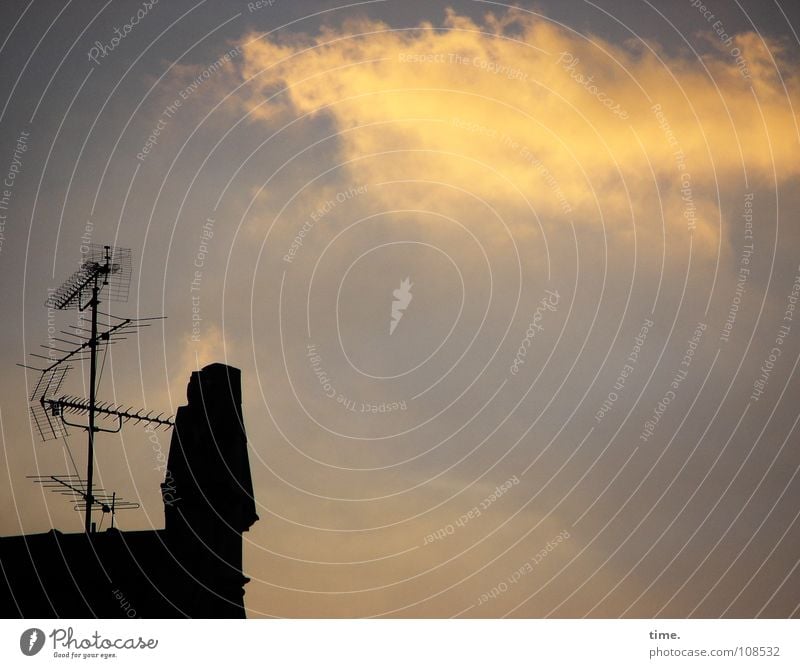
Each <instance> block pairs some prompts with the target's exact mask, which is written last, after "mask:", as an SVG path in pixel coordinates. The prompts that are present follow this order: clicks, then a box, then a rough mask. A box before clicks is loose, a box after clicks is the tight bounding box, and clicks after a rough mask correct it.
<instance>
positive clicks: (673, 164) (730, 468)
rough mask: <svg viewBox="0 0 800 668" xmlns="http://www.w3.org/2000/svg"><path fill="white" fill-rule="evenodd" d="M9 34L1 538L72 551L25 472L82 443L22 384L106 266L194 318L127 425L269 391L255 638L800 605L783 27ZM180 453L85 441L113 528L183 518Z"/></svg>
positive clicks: (797, 292)
mask: <svg viewBox="0 0 800 668" xmlns="http://www.w3.org/2000/svg"><path fill="white" fill-rule="evenodd" d="M3 17H4V20H3V22H2V26H0V59H1V60H0V62H1V63H2V67H0V91H2V95H0V102H2V107H1V108H0V177H2V178H3V180H4V182H3V186H2V189H0V195H2V199H0V223H2V226H0V281H2V285H3V290H2V291H1V292H0V306H2V312H3V313H4V314H5V318H4V327H2V328H1V329H0V343H2V345H0V364H1V367H0V368H2V376H1V377H2V379H3V380H2V383H0V427H1V429H0V436H1V437H2V446H3V447H2V463H3V467H2V468H3V470H4V474H3V476H2V483H1V484H0V505H1V506H2V508H3V509H4V510H3V513H2V515H0V534H2V535H16V534H18V533H23V532H24V533H35V532H43V531H48V530H49V529H50V528H53V527H55V528H58V529H59V530H61V531H65V532H70V531H76V532H77V531H80V530H81V528H82V517H81V515H80V514H79V513H75V512H73V511H72V508H71V506H70V504H68V503H67V502H65V501H64V499H63V498H60V497H58V496H56V495H52V494H48V493H46V492H43V490H42V489H40V488H39V487H38V486H36V485H35V484H33V483H32V482H31V481H30V480H29V479H27V478H26V476H29V475H41V474H47V475H50V474H53V473H76V471H77V472H79V473H80V472H82V470H83V467H84V466H85V457H86V443H85V434H84V433H83V432H81V431H79V430H73V431H72V432H71V435H70V437H69V438H68V439H67V440H66V441H47V442H44V443H43V442H42V440H41V438H40V437H39V435H38V433H37V432H36V430H35V428H34V427H33V426H32V424H31V421H30V419H29V415H28V408H29V405H30V402H29V398H30V394H31V392H32V386H33V384H34V383H35V381H36V374H35V373H34V372H31V371H27V372H26V370H25V369H23V368H21V367H19V366H17V363H20V362H25V361H26V360H27V361H29V362H30V361H31V359H32V358H31V357H30V354H31V353H36V352H39V353H40V354H42V349H41V348H40V345H41V344H47V342H48V333H50V334H52V333H53V331H54V329H56V330H57V329H65V328H68V327H69V326H70V325H72V324H74V323H75V313H74V312H70V311H66V312H56V313H54V312H48V310H47V308H45V306H44V301H45V299H46V297H47V294H48V289H53V288H57V287H58V286H59V285H60V284H61V282H62V281H63V280H64V279H65V278H66V277H67V276H69V274H70V273H72V271H74V270H75V268H76V267H77V266H78V262H79V260H80V255H81V247H82V246H84V245H86V244H87V243H99V244H111V245H115V246H120V247H124V248H130V249H131V251H132V257H133V278H132V282H131V287H130V294H129V296H128V299H127V301H108V300H106V302H104V304H103V309H104V310H105V312H110V313H112V314H114V315H117V316H122V317H150V316H162V315H164V316H167V317H166V319H165V320H159V321H154V322H153V324H152V325H151V326H150V327H148V328H144V329H143V330H142V331H141V332H140V333H139V334H138V335H137V336H136V337H132V338H128V340H126V341H121V342H119V343H118V344H116V345H114V346H112V347H111V348H110V349H109V351H108V353H107V354H105V355H104V356H103V367H102V376H101V382H100V386H99V390H98V396H99V397H100V398H101V399H105V400H107V401H114V402H117V403H120V404H125V405H126V406H134V407H136V408H143V409H146V410H156V412H161V411H165V412H167V413H174V412H175V410H176V409H177V407H178V406H180V405H182V404H184V403H185V401H186V396H185V391H186V383H187V381H188V377H189V374H190V373H191V372H192V371H193V370H195V369H197V368H200V367H202V366H203V365H205V364H208V363H210V362H214V361H220V362H225V363H228V364H231V365H233V366H236V367H239V368H240V369H242V378H243V386H244V387H243V392H244V400H243V401H244V403H243V410H244V417H245V425H246V428H247V433H248V440H249V448H250V463H251V469H252V475H253V482H254V489H255V500H256V504H257V510H258V514H259V516H260V518H261V519H260V521H259V522H258V523H257V524H255V525H254V526H253V527H252V529H251V530H250V531H249V532H248V533H247V534H245V545H244V565H245V571H246V573H247V575H248V576H249V577H250V578H251V582H250V583H249V584H248V585H247V589H246V591H247V594H246V605H247V609H248V616H250V617H382V616H396V617H437V618H439V617H454V616H461V617H481V618H486V617H490V618H496V617H534V618H541V617H565V618H580V617H612V618H614V617H664V618H683V617H746V618H749V617H797V616H798V614H800V605H798V601H797V599H796V592H797V591H798V588H800V570H799V569H798V564H800V554H799V553H798V550H797V545H798V544H800V527H799V526H798V522H797V520H798V515H800V504H798V499H800V481H799V480H798V467H800V449H798V439H799V438H800V435H799V433H798V428H797V427H798V419H800V412H798V408H797V406H798V401H797V399H798V389H799V385H798V375H797V364H798V360H799V359H800V357H798V355H799V354H800V304H799V303H798V302H799V301H800V251H799V250H798V249H800V227H798V212H800V190H799V189H798V185H799V184H800V160H798V157H797V156H798V155H800V151H798V149H799V148H800V146H798V142H800V121H799V120H798V105H800V75H799V74H798V72H800V69H798V57H799V56H800V41H799V38H798V26H800V10H799V9H798V6H797V4H796V3H792V2H788V1H786V0H768V1H760V2H759V1H755V0H750V1H748V2H743V1H734V2H722V1H717V2H714V0H709V2H707V3H705V4H702V3H700V2H698V1H695V0H686V1H685V2H683V1H680V0H674V1H671V2H648V1H645V0H642V1H633V0H630V1H626V2H623V1H621V0H616V1H605V2H603V1H598V2H589V1H588V0H586V1H578V0H569V1H568V2H555V1H552V2H550V1H545V0H542V1H540V2H519V3H517V4H515V5H513V6H512V5H509V4H504V3H500V2H486V1H464V0H454V1H451V2H408V1H401V0H376V1H368V2H354V3H343V4H338V3H333V2H288V1H286V0H261V1H260V2H241V1H235V2H226V3H211V2H197V3H194V2H183V1H180V0H179V1H172V2H169V3H167V2H153V1H152V0H147V1H145V2H134V1H131V2H113V3H112V2H108V3H105V4H103V3H101V2H98V3H91V4H87V3H78V2H66V3H61V2H50V1H37V0H32V1H31V2H20V1H16V0H12V1H10V2H6V3H4V5H3ZM44 354H46V353H44ZM34 359H35V358H34ZM86 371H87V370H86V369H85V368H81V366H80V365H77V366H76V368H74V369H73V370H72V371H71V372H70V374H69V375H68V376H67V378H66V380H65V384H64V392H65V393H68V394H75V395H86V394H87V393H88V390H87V389H86V382H87V381H86V378H87V373H86ZM168 446H169V433H168V432H156V436H153V435H152V434H148V433H147V432H146V431H145V429H144V428H143V427H142V426H138V427H137V426H135V425H128V426H126V427H125V429H124V430H123V431H122V432H121V433H120V434H118V435H101V436H100V437H99V438H98V444H97V450H96V471H97V475H98V477H99V480H100V481H101V484H102V485H103V486H104V487H105V488H106V489H108V490H114V491H116V492H117V493H118V494H119V495H121V496H122V497H124V498H126V499H129V500H134V501H136V502H138V503H140V505H141V507H140V508H139V509H136V510H129V511H125V512H120V513H119V514H118V517H117V521H118V525H119V527H120V528H122V529H128V530H141V529H149V528H161V527H163V505H162V502H161V498H160V492H159V487H158V485H159V483H160V482H162V480H163V476H164V472H163V467H162V465H161V463H160V462H162V461H163V457H164V455H165V454H166V452H167V449H168ZM96 519H97V520H98V521H99V519H100V517H99V514H98V516H97V518H96Z"/></svg>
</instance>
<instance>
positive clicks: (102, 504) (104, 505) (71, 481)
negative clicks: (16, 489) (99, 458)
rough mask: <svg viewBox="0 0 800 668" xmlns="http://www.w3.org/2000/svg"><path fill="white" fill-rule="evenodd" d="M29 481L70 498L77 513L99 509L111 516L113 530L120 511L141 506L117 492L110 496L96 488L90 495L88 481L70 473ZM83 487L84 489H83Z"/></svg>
mask: <svg viewBox="0 0 800 668" xmlns="http://www.w3.org/2000/svg"><path fill="white" fill-rule="evenodd" d="M27 477H28V479H30V480H33V482H35V483H38V484H40V485H41V486H42V487H43V488H44V489H48V490H51V491H53V492H57V493H58V494H61V495H63V496H66V497H69V498H70V499H72V500H73V501H74V502H75V507H74V508H73V510H75V511H77V512H86V510H87V509H89V512H91V511H92V510H93V509H95V508H97V509H99V510H102V511H103V513H109V514H110V515H111V528H112V529H113V528H114V520H115V518H116V514H117V511H118V510H135V509H137V508H140V507H141V506H140V505H139V504H138V503H136V502H135V501H126V500H124V499H122V498H120V497H118V496H117V493H116V492H112V493H111V494H108V493H106V492H105V490H104V489H103V488H102V487H95V489H94V493H93V494H88V493H87V491H85V490H86V480H84V479H83V478H80V477H78V476H74V475H70V474H68V473H65V474H59V475H48V476H33V475H29V476H27ZM81 487H83V489H81Z"/></svg>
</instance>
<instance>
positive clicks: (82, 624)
mask: <svg viewBox="0 0 800 668" xmlns="http://www.w3.org/2000/svg"><path fill="white" fill-rule="evenodd" d="M0 628H2V633H1V634H0V637H2V642H1V643H0V665H1V666H4V667H12V666H26V667H29V668H33V667H34V666H44V665H48V666H49V665H61V666H77V665H81V666H87V665H92V666H95V665H113V666H119V667H122V666H137V667H138V666H147V667H148V668H154V667H156V666H176V667H177V666H192V665H198V666H200V665H202V666H220V667H224V668H230V667H232V666H234V665H246V664H247V665H252V664H254V663H255V662H258V665H266V666H274V665H278V666H313V667H317V666H346V667H347V668H359V667H361V666H363V667H364V668H367V667H368V668H378V667H380V668H393V667H395V666H396V667H397V668H400V667H403V668H407V667H408V666H459V668H461V667H470V666H476V667H477V666H480V667H484V666H492V667H494V666H543V665H553V666H615V667H617V666H620V667H625V666H635V667H640V666H647V665H652V666H682V665H696V666H704V665H712V666H726V667H727V666H748V667H749V666H774V667H778V666H794V667H796V666H798V665H800V652H798V640H797V637H798V632H800V623H798V621H796V620H755V621H753V620H660V621H651V620H624V621H619V620H439V621H435V620H248V621H215V620H195V621H176V620H131V621H126V620H107V621H106V620H72V621H69V620H5V621H3V622H2V623H0Z"/></svg>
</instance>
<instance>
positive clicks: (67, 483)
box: [20, 244, 175, 534]
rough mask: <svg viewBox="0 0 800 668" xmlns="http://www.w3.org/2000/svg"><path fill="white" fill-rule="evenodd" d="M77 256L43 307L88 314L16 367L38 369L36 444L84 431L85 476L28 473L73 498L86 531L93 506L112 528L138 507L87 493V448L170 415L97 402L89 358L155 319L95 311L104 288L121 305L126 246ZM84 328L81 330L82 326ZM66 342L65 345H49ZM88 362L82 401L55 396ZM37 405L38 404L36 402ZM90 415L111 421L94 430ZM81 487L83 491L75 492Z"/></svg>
mask: <svg viewBox="0 0 800 668" xmlns="http://www.w3.org/2000/svg"><path fill="white" fill-rule="evenodd" d="M81 253H82V256H83V257H82V259H81V264H80V267H79V269H78V270H77V271H75V272H74V273H73V274H72V275H71V276H70V277H69V278H68V279H67V280H66V281H64V283H62V284H61V286H60V287H59V288H58V289H57V290H54V291H53V292H52V293H51V294H50V295H49V296H48V298H47V301H46V302H45V305H46V306H47V307H48V308H52V309H56V310H59V311H66V310H77V311H78V312H79V313H84V312H85V311H87V310H88V311H89V317H88V318H87V317H86V316H80V317H79V320H78V322H79V324H78V325H73V326H72V329H73V331H64V330H61V331H60V334H62V335H63V336H66V337H69V338H67V339H62V338H56V337H52V339H51V342H50V344H49V345H47V346H43V347H44V348H45V349H46V350H47V351H48V355H47V356H45V355H40V354H36V353H33V354H32V357H34V358H36V360H37V362H38V360H40V359H41V360H46V363H42V362H38V363H39V365H40V366H32V365H27V364H21V365H20V366H23V367H25V368H27V369H32V370H34V371H38V372H39V373H40V374H41V375H40V376H39V380H38V382H37V383H36V386H35V387H34V390H33V393H32V394H31V397H30V400H31V402H33V403H34V405H33V406H31V417H32V419H33V422H34V424H36V427H37V430H38V431H39V435H40V436H41V437H42V440H43V441H48V440H53V439H57V438H61V437H65V436H67V435H68V431H67V427H68V426H69V427H76V428H79V429H85V430H86V432H87V433H88V454H87V464H86V477H85V478H81V477H77V476H44V477H41V476H34V477H33V479H34V481H35V482H38V483H40V484H42V485H44V486H45V487H50V486H51V485H55V488H56V489H60V490H61V492H62V493H65V494H67V495H77V497H75V498H76V499H77V502H76V505H75V510H77V511H82V512H84V529H85V531H86V533H87V534H88V533H91V532H92V510H93V509H94V508H96V507H99V508H100V509H101V510H103V512H104V513H105V512H110V513H111V516H112V517H111V520H112V526H113V521H114V514H115V512H116V510H123V509H128V508H134V507H136V508H138V507H139V504H137V503H134V502H130V501H121V500H118V499H117V498H116V494H115V493H114V494H112V495H110V496H109V495H108V494H105V492H104V491H103V490H102V488H101V489H96V488H94V485H93V482H94V481H93V478H94V443H95V434H97V433H98V432H110V433H116V432H118V431H120V430H121V429H122V425H123V424H124V423H125V422H129V421H133V422H138V423H147V424H152V425H155V428H156V429H158V428H162V427H163V428H169V427H172V426H174V424H175V423H174V419H173V418H172V416H167V417H165V416H164V414H163V413H159V414H158V415H153V413H154V411H149V412H147V413H145V411H144V410H135V409H133V408H132V407H130V408H125V407H123V406H119V405H117V404H112V403H107V402H98V401H97V385H98V378H97V353H98V348H100V347H101V346H103V345H106V346H109V345H112V344H114V343H117V342H118V341H124V340H125V338H126V335H128V334H135V333H137V332H138V330H139V329H140V328H142V327H148V326H149V325H150V322H149V321H151V320H161V319H162V318H120V317H118V316H113V315H111V314H110V313H102V312H101V311H100V310H99V306H100V296H101V293H102V292H103V290H105V292H106V295H105V298H106V299H108V300H110V301H117V302H126V301H127V300H128V293H129V289H130V281H131V274H132V263H131V251H130V249H128V248H117V247H114V246H101V245H98V244H89V245H86V246H82V247H81ZM98 315H103V316H104V317H105V318H107V323H106V324H105V325H104V329H103V331H100V328H99V327H98V318H97V316H98ZM85 325H88V328H87V327H86V326H85ZM55 341H57V342H58V345H67V346H69V347H68V348H66V349H64V348H60V347H56V344H55V343H53V342H55ZM78 361H81V362H83V361H88V362H89V397H88V399H84V398H81V397H73V396H59V392H60V389H61V385H62V384H63V382H64V378H65V377H66V375H67V373H68V372H69V371H70V369H71V368H72V366H71V365H70V362H78ZM36 404H38V405H36ZM66 415H86V416H87V422H86V423H76V422H70V421H69V420H67V418H66V417H65V416H66ZM98 418H100V419H105V420H106V421H108V420H113V421H116V423H117V424H116V426H115V427H114V428H104V427H100V426H98V425H97V421H98ZM81 487H82V488H83V489H81Z"/></svg>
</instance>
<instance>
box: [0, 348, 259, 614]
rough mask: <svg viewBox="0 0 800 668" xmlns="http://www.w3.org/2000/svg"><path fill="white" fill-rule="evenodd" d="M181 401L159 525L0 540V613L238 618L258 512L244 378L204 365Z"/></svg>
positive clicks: (237, 372) (242, 611)
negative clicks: (247, 542)
mask: <svg viewBox="0 0 800 668" xmlns="http://www.w3.org/2000/svg"><path fill="white" fill-rule="evenodd" d="M187 395H188V396H187V398H188V403H187V405H186V406H181V407H180V408H179V409H178V413H177V415H176V417H175V427H174V429H173V433H172V440H171V443H170V451H169V456H168V459H167V471H166V474H165V480H164V482H163V483H162V485H161V491H162V498H163V501H164V520H165V521H164V529H158V530H153V531H119V530H117V529H108V530H106V531H103V532H94V533H89V534H87V533H85V532H84V533H71V534H68V533H62V532H60V531H57V530H55V529H53V530H51V531H49V532H47V533H43V534H35V535H25V536H11V537H5V538H0V573H1V575H0V615H2V616H3V617H5V618H9V617H39V618H54V617H73V618H90V617H100V618H124V617H144V618H175V617H195V618H237V617H244V616H245V607H244V593H245V591H244V586H245V584H246V583H247V582H249V579H248V578H247V577H245V576H244V573H243V571H242V534H243V532H245V531H247V530H248V529H249V528H250V527H251V526H252V525H253V523H254V522H256V521H257V520H258V516H257V515H256V511H255V501H254V498H253V484H252V480H251V476H250V464H249V458H248V455H247V438H246V434H245V429H244V422H243V419H242V409H241V404H242V397H241V372H240V370H239V369H236V368H234V367H231V366H227V365H225V364H218V363H215V364H210V365H208V366H206V367H204V368H203V369H202V370H200V371H195V372H194V373H192V376H191V379H190V381H189V386H188V391H187Z"/></svg>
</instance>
